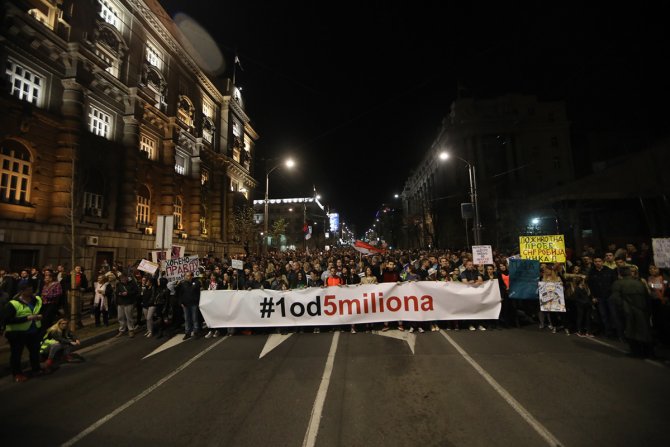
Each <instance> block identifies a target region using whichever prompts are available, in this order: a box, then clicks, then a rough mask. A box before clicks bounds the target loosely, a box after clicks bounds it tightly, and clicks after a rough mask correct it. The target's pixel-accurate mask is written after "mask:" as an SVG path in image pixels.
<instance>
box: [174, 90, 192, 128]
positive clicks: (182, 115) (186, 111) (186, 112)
mask: <svg viewBox="0 0 670 447" xmlns="http://www.w3.org/2000/svg"><path fill="white" fill-rule="evenodd" d="M194 112H195V107H193V103H192V102H191V100H190V99H188V96H185V95H179V102H178V103H177V119H178V120H179V121H181V122H182V123H184V124H186V125H187V126H188V127H193V114H194Z"/></svg>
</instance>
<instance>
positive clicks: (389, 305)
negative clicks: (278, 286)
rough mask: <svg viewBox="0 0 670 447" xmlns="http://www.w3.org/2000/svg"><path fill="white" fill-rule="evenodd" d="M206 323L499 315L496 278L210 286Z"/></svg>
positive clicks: (203, 307)
mask: <svg viewBox="0 0 670 447" xmlns="http://www.w3.org/2000/svg"><path fill="white" fill-rule="evenodd" d="M200 311H201V312H202V315H203V317H204V318H205V321H206V322H207V326H208V327H211V328H218V327H267V326H270V327H277V326H327V325H340V324H342V325H344V324H358V323H379V322H384V321H398V320H404V321H434V320H495V319H498V315H499V314H500V289H499V286H498V282H497V281H487V282H485V283H484V284H481V285H479V286H470V285H466V284H462V283H459V282H438V281H419V282H405V283H400V284H397V283H381V284H360V285H349V286H334V287H323V288H322V287H310V288H307V289H300V290H291V291H278V290H262V289H256V290H249V291H243V290H240V291H233V290H211V291H210V290H207V291H202V292H201V293H200Z"/></svg>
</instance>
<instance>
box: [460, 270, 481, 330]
mask: <svg viewBox="0 0 670 447" xmlns="http://www.w3.org/2000/svg"><path fill="white" fill-rule="evenodd" d="M463 265H464V266H465V269H464V270H463V271H462V272H461V274H460V280H461V282H462V283H465V284H470V285H473V286H478V285H480V284H482V283H483V282H484V278H483V277H482V275H481V273H479V270H477V269H476V268H475V265H474V263H473V262H472V260H471V259H466V260H465V262H464V264H463ZM468 329H469V330H471V331H476V330H477V329H479V330H480V331H485V330H486V328H485V327H484V326H483V325H482V324H481V323H479V324H478V325H477V327H476V328H475V324H474V321H470V322H469V326H468Z"/></svg>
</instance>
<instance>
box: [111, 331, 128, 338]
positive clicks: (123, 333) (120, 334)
mask: <svg viewBox="0 0 670 447" xmlns="http://www.w3.org/2000/svg"><path fill="white" fill-rule="evenodd" d="M124 335H126V333H125V332H121V331H119V333H118V334H116V335H115V336H114V338H119V337H123V336H124Z"/></svg>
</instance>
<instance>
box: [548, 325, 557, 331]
mask: <svg viewBox="0 0 670 447" xmlns="http://www.w3.org/2000/svg"><path fill="white" fill-rule="evenodd" d="M547 327H548V328H549V329H550V330H552V331H553V330H554V329H556V328H555V327H554V326H552V325H549V326H547Z"/></svg>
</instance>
